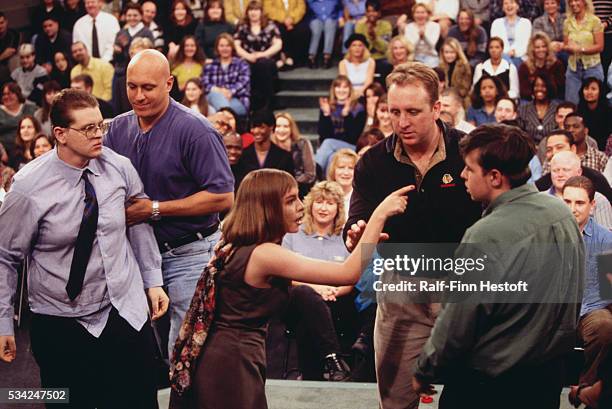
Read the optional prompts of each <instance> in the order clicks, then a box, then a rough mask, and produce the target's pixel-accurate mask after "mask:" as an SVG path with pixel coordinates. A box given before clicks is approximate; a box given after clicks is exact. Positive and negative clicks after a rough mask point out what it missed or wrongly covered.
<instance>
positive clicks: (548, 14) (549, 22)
mask: <svg viewBox="0 0 612 409" xmlns="http://www.w3.org/2000/svg"><path fill="white" fill-rule="evenodd" d="M560 2H561V0H544V2H543V4H544V14H542V15H541V16H540V17H538V18H536V19H535V20H533V30H532V31H533V33H534V37H535V34H536V33H538V32H541V33H544V34H546V35H547V36H548V38H549V40H550V49H551V50H552V51H553V52H554V53H556V54H557V56H559V53H561V52H562V50H563V24H564V23H565V14H564V13H561V12H560V10H559V3H560ZM527 53H528V54H529V51H527ZM563 58H565V60H564V62H566V61H567V56H565V57H563Z"/></svg>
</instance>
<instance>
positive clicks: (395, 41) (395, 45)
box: [387, 35, 414, 67]
mask: <svg viewBox="0 0 612 409" xmlns="http://www.w3.org/2000/svg"><path fill="white" fill-rule="evenodd" d="M413 59H414V47H413V46H412V44H411V43H410V42H409V41H408V40H406V37H404V36H401V35H398V36H395V37H393V38H392V39H391V41H389V47H388V48H387V61H389V63H390V64H391V65H392V66H394V67H395V66H397V65H400V64H403V63H406V62H409V61H412V60H413Z"/></svg>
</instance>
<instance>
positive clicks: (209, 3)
mask: <svg viewBox="0 0 612 409" xmlns="http://www.w3.org/2000/svg"><path fill="white" fill-rule="evenodd" d="M213 4H217V5H219V7H221V21H225V6H224V5H223V0H208V1H207V2H206V7H204V18H203V20H204V22H205V23H206V22H209V21H210V20H209V19H208V10H209V9H210V8H211V6H212V5H213Z"/></svg>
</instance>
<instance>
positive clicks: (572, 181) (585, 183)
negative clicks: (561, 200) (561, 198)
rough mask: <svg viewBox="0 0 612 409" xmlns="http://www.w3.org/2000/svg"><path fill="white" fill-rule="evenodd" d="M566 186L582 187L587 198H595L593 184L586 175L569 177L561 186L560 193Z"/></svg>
mask: <svg viewBox="0 0 612 409" xmlns="http://www.w3.org/2000/svg"><path fill="white" fill-rule="evenodd" d="M566 187H577V188H580V189H584V190H586V192H587V196H588V197H589V200H590V201H591V202H592V201H593V200H595V186H593V182H592V181H591V179H589V178H588V177H586V176H572V177H571V178H569V179H567V180H566V181H565V184H564V185H563V187H562V188H561V193H563V192H564V191H565V188H566Z"/></svg>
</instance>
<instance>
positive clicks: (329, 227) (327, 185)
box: [282, 182, 355, 382]
mask: <svg viewBox="0 0 612 409" xmlns="http://www.w3.org/2000/svg"><path fill="white" fill-rule="evenodd" d="M345 221H346V216H345V212H344V203H343V195H342V190H341V189H340V187H339V186H338V185H337V184H336V183H334V182H319V183H317V184H316V185H315V187H313V188H312V190H311V191H310V193H309V194H308V195H307V196H306V198H305V200H304V221H303V223H302V225H301V226H300V229H299V231H298V232H297V233H289V234H286V235H285V237H284V238H283V244H282V245H283V247H285V248H287V249H289V250H291V251H295V252H296V253H298V254H301V255H302V256H305V257H310V258H315V259H320V260H327V261H332V262H342V261H344V260H345V259H346V258H347V257H348V255H349V253H348V251H347V250H346V247H344V243H343V242H342V227H343V226H344V222H345ZM351 290H352V286H339V287H334V286H328V285H320V284H308V283H302V282H298V281H293V282H292V287H291V288H290V289H289V304H288V307H287V314H286V316H287V318H286V320H287V322H288V325H289V326H291V327H293V328H295V332H296V338H297V343H298V360H299V366H300V372H301V373H302V375H303V378H304V379H306V380H318V379H321V372H323V379H326V380H328V381H333V382H339V381H346V380H348V379H349V376H350V368H349V366H348V365H347V364H346V362H344V360H343V359H342V358H341V352H342V350H341V346H340V342H339V340H338V335H337V332H340V331H342V329H341V328H337V327H338V326H339V325H342V324H345V326H346V323H347V321H350V319H351V318H352V316H351V315H354V313H355V309H354V306H353V297H352V296H351ZM351 312H352V313H353V314H351Z"/></svg>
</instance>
